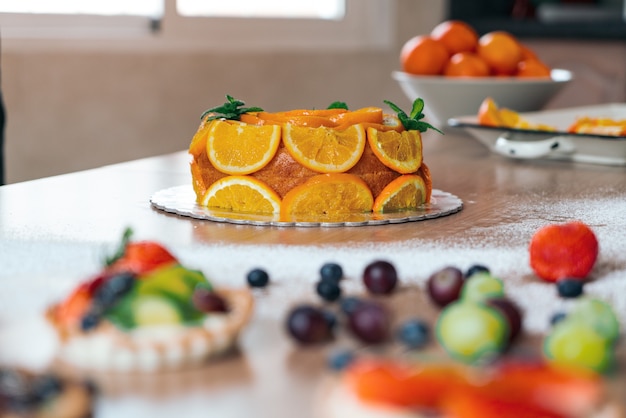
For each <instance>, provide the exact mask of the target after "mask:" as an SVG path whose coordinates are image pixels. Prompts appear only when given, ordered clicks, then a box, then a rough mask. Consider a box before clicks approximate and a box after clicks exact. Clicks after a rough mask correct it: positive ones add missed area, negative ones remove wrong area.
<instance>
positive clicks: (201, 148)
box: [189, 119, 214, 156]
mask: <svg viewBox="0 0 626 418" xmlns="http://www.w3.org/2000/svg"><path fill="white" fill-rule="evenodd" d="M213 122H214V121H210V122H208V121H207V120H206V119H204V120H203V121H202V123H201V124H200V127H198V130H197V131H196V133H195V134H194V135H193V138H191V143H190V144H189V154H191V155H193V156H197V155H200V154H201V153H203V152H205V150H206V141H207V134H208V133H209V130H210V129H211V127H212V125H213Z"/></svg>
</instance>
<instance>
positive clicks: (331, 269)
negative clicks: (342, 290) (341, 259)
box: [320, 263, 343, 282]
mask: <svg viewBox="0 0 626 418" xmlns="http://www.w3.org/2000/svg"><path fill="white" fill-rule="evenodd" d="M320 276H321V278H322V280H330V281H333V282H339V280H341V279H342V278H343V269H342V268H341V266H340V265H339V264H336V263H326V264H324V265H323V266H322V268H321V269H320Z"/></svg>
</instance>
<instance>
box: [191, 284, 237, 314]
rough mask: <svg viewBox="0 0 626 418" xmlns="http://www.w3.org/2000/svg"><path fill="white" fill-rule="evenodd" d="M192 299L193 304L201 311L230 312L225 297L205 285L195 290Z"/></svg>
mask: <svg viewBox="0 0 626 418" xmlns="http://www.w3.org/2000/svg"><path fill="white" fill-rule="evenodd" d="M191 300H192V303H193V306H195V308H196V309H197V310H199V311H200V312H228V305H227V304H226V301H225V300H224V298H223V297H221V296H220V295H218V294H217V293H215V292H214V291H213V290H210V289H207V288H204V287H199V288H197V289H196V290H194V292H193V296H192V297H191Z"/></svg>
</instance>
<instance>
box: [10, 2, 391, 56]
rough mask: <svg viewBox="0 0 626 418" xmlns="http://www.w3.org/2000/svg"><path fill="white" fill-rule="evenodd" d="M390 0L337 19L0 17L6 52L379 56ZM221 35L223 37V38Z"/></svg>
mask: <svg viewBox="0 0 626 418" xmlns="http://www.w3.org/2000/svg"><path fill="white" fill-rule="evenodd" d="M395 3H396V2H395V1H389V0H346V15H345V17H344V19H342V20H338V21H337V20H324V19H306V18H297V19H284V18H283V19H279V18H225V17H219V18H213V17H204V16H202V17H186V16H181V15H179V14H178V13H177V11H176V3H175V0H165V4H164V11H163V17H162V19H161V20H158V21H155V20H154V19H153V18H150V17H139V16H86V15H22V14H3V13H0V33H1V36H2V47H3V50H5V51H11V50H21V51H26V50H29V49H33V48H34V49H40V48H42V49H46V50H58V49H76V50H89V51H94V50H103V49H104V50H106V49H113V50H116V51H120V50H128V51H138V50H141V51H151V50H158V51H231V52H232V51H236V52H240V51H257V52H259V51H307V50H317V51H319V50H324V51H338V50H353V51H354V50H372V49H374V50H379V49H387V48H389V47H391V46H392V45H393V41H394V38H395V32H394V24H393V22H394V19H393V18H394V17H395ZM225 34H228V36H226V35H225Z"/></svg>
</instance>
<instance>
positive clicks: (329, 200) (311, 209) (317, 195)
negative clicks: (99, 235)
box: [280, 173, 374, 221]
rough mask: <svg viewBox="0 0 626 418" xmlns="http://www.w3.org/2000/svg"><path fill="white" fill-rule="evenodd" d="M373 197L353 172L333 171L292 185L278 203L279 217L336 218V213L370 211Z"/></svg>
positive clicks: (287, 219) (286, 219) (288, 219)
mask: <svg viewBox="0 0 626 418" xmlns="http://www.w3.org/2000/svg"><path fill="white" fill-rule="evenodd" d="M373 204H374V198H373V196H372V192H371V191H370V189H369V187H368V186H367V184H366V183H365V182H364V181H363V180H361V179H360V178H359V177H357V176H355V175H354V174H347V173H332V174H320V175H317V176H313V177H311V178H310V179H309V180H307V181H306V182H305V183H304V184H301V185H300V186H297V187H295V188H293V189H291V190H290V191H289V192H288V193H287V194H286V195H285V196H284V197H283V201H282V203H281V206H280V218H281V220H283V221H291V220H293V219H294V218H295V217H302V216H304V217H306V218H307V219H311V220H318V219H319V220H336V217H337V215H344V214H351V213H369V212H371V210H372V205H373Z"/></svg>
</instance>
